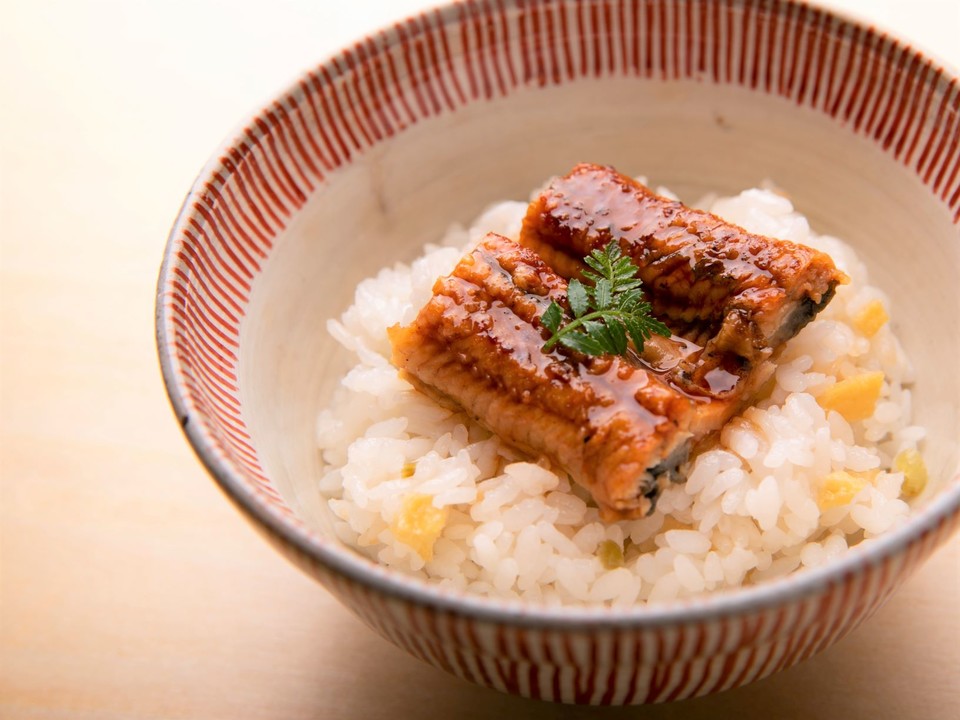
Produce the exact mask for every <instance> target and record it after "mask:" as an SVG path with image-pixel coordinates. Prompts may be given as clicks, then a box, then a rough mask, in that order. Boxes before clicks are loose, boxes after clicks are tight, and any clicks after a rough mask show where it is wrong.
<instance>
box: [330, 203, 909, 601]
mask: <svg viewBox="0 0 960 720" xmlns="http://www.w3.org/2000/svg"><path fill="white" fill-rule="evenodd" d="M706 202H707V204H706V205H703V206H704V207H706V208H707V209H709V210H711V211H712V212H715V213H717V214H718V215H721V216H723V217H725V218H726V219H728V220H729V221H731V222H734V223H737V224H739V225H742V226H744V227H746V228H747V229H749V230H751V231H754V232H759V233H762V234H766V235H770V236H773V237H780V238H785V239H790V240H794V241H796V242H800V243H803V244H806V245H809V246H812V247H815V248H818V249H820V250H823V251H825V252H827V253H829V254H830V255H831V256H832V257H833V259H834V261H835V263H836V264H837V266H838V267H840V268H841V269H842V270H843V271H844V272H846V273H847V274H848V275H849V276H850V278H851V283H850V284H849V285H846V286H843V287H841V288H840V289H839V291H838V292H837V295H836V297H835V298H834V300H833V301H832V302H831V303H830V305H829V306H828V307H827V308H826V309H825V310H824V311H823V312H822V313H820V315H819V316H818V317H817V319H816V320H815V321H814V322H812V323H810V324H809V325H808V326H807V327H806V328H804V330H803V331H802V332H801V333H800V334H799V335H798V336H797V337H796V338H794V339H793V340H791V341H790V342H789V343H788V344H787V345H786V346H785V347H784V349H783V351H782V353H781V355H780V357H779V360H778V369H777V371H776V376H775V377H776V381H775V387H774V389H773V391H772V393H771V395H770V396H769V397H768V398H767V399H764V400H763V401H761V402H759V403H758V404H757V405H755V406H754V407H751V408H749V409H748V410H746V411H745V412H744V413H743V414H742V415H741V416H739V417H738V418H735V419H734V420H732V421H731V422H730V423H728V425H727V426H726V428H725V429H724V430H723V432H722V433H721V436H720V441H719V443H718V445H717V446H716V447H714V448H713V449H710V450H708V451H706V452H703V453H701V454H700V455H698V456H697V457H695V458H694V459H692V461H691V462H690V463H689V464H688V466H687V467H686V473H687V480H686V482H685V483H683V484H668V486H667V487H666V488H664V491H663V494H662V496H661V498H660V500H659V502H658V504H657V510H656V512H655V513H654V514H653V515H651V516H649V517H646V518H643V519H640V520H634V521H623V522H617V523H613V524H606V523H602V522H600V519H599V514H598V511H597V509H596V508H595V507H593V505H592V503H590V502H589V496H588V495H587V494H586V493H585V492H584V491H582V490H581V489H580V488H579V487H577V486H575V485H572V484H571V481H570V480H569V479H568V477H567V476H566V475H565V474H564V473H563V472H559V471H555V470H554V469H552V468H550V467H549V465H548V463H547V462H546V461H542V460H541V461H540V462H536V461H531V460H530V459H529V458H525V457H523V456H521V455H520V454H519V453H517V452H516V451H514V450H512V449H511V448H509V447H508V446H506V445H505V444H503V443H501V442H500V441H499V440H498V439H497V438H496V437H491V436H490V434H489V433H488V432H486V431H484V430H483V429H481V428H480V427H478V426H477V425H476V424H475V423H473V422H471V421H470V420H468V419H467V418H466V417H464V416H463V415H462V414H458V413H453V412H450V411H448V410H446V409H444V408H441V407H439V406H438V405H436V404H435V403H434V402H433V401H432V400H430V399H428V398H427V397H425V396H424V395H422V394H421V393H419V392H417V391H416V390H414V389H413V388H412V387H411V386H410V385H409V384H408V383H407V382H405V381H404V380H402V379H400V378H399V377H398V375H397V371H396V369H395V368H394V367H393V366H392V365H391V364H390V362H389V359H388V358H389V356H390V346H389V342H388V340H387V335H386V328H387V327H389V326H391V325H393V324H394V323H409V322H410V321H412V320H413V319H414V317H415V316H416V313H417V312H418V311H419V309H420V308H421V307H422V306H423V305H424V304H425V303H426V301H427V300H428V299H429V297H430V293H431V288H432V286H433V284H434V281H435V280H436V278H437V277H439V276H440V275H443V274H447V273H449V272H450V271H451V270H452V269H453V267H454V266H455V264H456V263H457V261H458V260H459V258H460V257H461V256H462V255H463V253H464V251H465V250H466V249H467V248H469V247H471V246H472V245H473V244H475V243H476V242H477V241H478V240H479V239H480V238H481V237H482V236H483V235H484V234H485V233H487V232H489V231H494V232H499V233H501V234H504V235H507V236H512V237H516V236H517V234H518V232H519V227H520V221H521V219H522V217H523V214H524V213H525V211H526V203H520V202H504V203H501V204H498V205H496V206H494V207H492V208H491V209H490V210H488V211H487V212H485V213H484V214H483V215H482V216H481V217H480V218H478V219H477V221H476V222H475V223H474V225H473V226H472V227H471V228H469V229H466V230H465V229H462V228H452V229H451V230H450V232H449V233H448V234H447V236H446V237H445V238H444V239H443V240H442V242H441V243H440V244H439V245H429V246H427V247H426V249H425V251H424V254H423V255H422V256H421V257H420V258H418V259H417V260H415V261H414V262H413V263H412V264H411V265H403V264H398V265H395V266H394V267H393V268H388V269H384V270H382V271H381V272H380V273H379V274H378V275H377V276H376V277H375V278H372V279H368V280H365V281H363V282H362V283H360V285H359V286H358V288H357V291H356V298H355V301H354V304H353V305H352V306H351V307H350V309H349V310H347V311H346V312H345V313H344V314H343V316H342V317H341V318H340V320H339V321H336V320H333V321H330V323H329V331H330V333H331V335H332V336H333V337H334V338H336V339H337V340H338V341H339V342H340V343H341V344H342V345H343V346H344V347H345V348H346V349H347V350H348V351H350V352H352V353H354V354H355V355H356V359H357V364H356V365H355V366H354V367H353V369H352V370H350V371H349V372H348V373H347V375H346V376H345V377H344V378H343V381H342V383H341V386H340V387H339V388H338V391H337V392H336V393H335V397H334V398H333V400H332V402H331V405H330V407H329V408H328V409H327V410H326V411H324V412H323V413H322V414H321V416H320V418H319V422H318V432H317V435H318V439H319V443H320V448H321V450H322V454H323V460H324V463H325V474H324V476H323V478H322V480H321V482H320V490H321V492H322V494H323V495H324V496H325V497H326V498H328V502H329V507H330V509H331V510H332V512H333V515H334V516H335V518H336V520H335V528H336V532H337V534H338V535H339V537H340V539H341V540H342V541H343V542H344V543H346V544H347V545H349V546H352V547H354V548H356V549H357V550H358V551H359V552H361V553H363V554H364V555H366V556H368V557H370V558H371V559H373V560H375V561H377V562H380V563H383V564H384V565H388V566H390V567H393V568H396V569H399V570H402V571H404V572H407V573H409V574H412V575H415V576H417V577H420V578H422V579H424V580H426V581H429V582H433V583H437V584H439V585H442V586H447V587H452V588H459V589H463V590H466V591H469V592H474V593H480V594H484V595H493V596H500V597H510V598H516V597H519V598H524V599H529V600H535V601H539V602H545V603H584V602H586V603H613V604H633V603H638V602H651V603H654V602H668V601H671V600H674V599H676V598H678V597H689V596H694V595H699V594H703V593H707V592H713V591H717V590H721V589H723V588H729V587H733V586H739V585H741V584H743V583H745V582H757V581H762V580H769V579H771V578H774V577H777V576H781V575H785V574H787V573H791V572H794V571H795V570H798V569H800V568H803V567H812V566H815V565H819V564H821V563H824V562H826V561H828V560H829V559H831V558H833V557H836V556H837V555H838V554H840V553H842V552H844V551H845V550H847V548H848V547H849V546H852V545H854V544H858V543H863V542H869V540H870V538H873V537H875V536H877V535H879V534H880V533H884V532H886V531H888V530H889V529H890V528H892V527H894V526H895V525H897V524H898V523H900V522H902V521H903V520H904V518H905V517H906V515H907V514H908V512H909V510H910V508H909V506H908V504H907V503H906V502H905V501H904V500H902V499H901V498H900V493H901V484H902V482H903V474H902V473H900V472H895V471H891V470H890V468H891V467H892V463H893V458H894V457H895V455H896V454H897V453H899V452H900V451H902V450H905V449H916V448H917V444H918V443H919V442H920V441H921V440H922V439H923V437H924V431H923V429H922V428H919V427H916V426H912V425H911V424H910V418H911V414H912V413H911V399H910V390H909V389H908V388H907V387H906V386H907V384H908V383H909V382H910V380H911V366H910V364H909V362H908V361H907V358H906V357H905V355H904V353H903V350H902V349H901V347H900V344H899V342H898V341H897V339H896V337H895V336H894V334H893V332H892V330H891V328H890V326H889V324H886V325H884V326H883V327H881V328H880V330H879V331H878V332H876V334H875V335H873V337H870V338H868V337H865V336H864V335H862V334H861V333H859V332H858V331H857V330H856V323H854V322H853V317H854V316H855V314H856V313H857V312H858V311H859V310H861V309H862V308H863V307H864V306H865V304H866V303H868V302H870V301H874V300H880V301H881V302H883V303H884V305H885V306H886V308H887V309H888V310H889V303H888V301H887V299H886V297H885V296H884V295H883V293H882V292H881V291H880V290H878V289H877V288H875V287H871V286H870V285H869V284H868V278H867V272H866V268H865V267H864V265H863V264H862V263H861V262H860V260H859V259H858V258H857V256H856V254H855V253H854V251H853V250H852V249H851V248H850V247H849V246H847V245H846V244H844V243H843V242H841V241H840V240H838V239H836V238H832V237H826V236H818V235H816V234H814V233H812V232H811V231H810V228H809V226H808V224H807V221H806V220H805V219H804V218H803V217H802V216H801V215H799V214H798V213H796V212H794V210H793V207H792V205H791V203H790V202H789V200H787V199H785V198H784V197H782V196H780V195H778V194H776V193H774V192H771V191H767V190H759V189H755V190H747V191H746V192H744V193H742V194H740V195H739V196H737V197H732V198H721V199H717V200H714V201H712V202H710V201H706ZM868 370H869V371H877V370H880V371H882V372H883V374H884V381H883V390H882V393H881V399H880V401H879V402H878V403H877V405H876V410H875V412H874V413H873V416H872V417H870V418H869V419H867V420H864V421H858V422H853V423H848V422H847V421H846V420H845V419H844V418H843V417H842V416H841V415H840V414H838V413H837V412H833V411H831V412H825V411H824V409H823V408H822V407H821V406H820V405H819V404H818V402H817V399H816V397H817V394H818V393H819V392H822V391H823V390H824V389H825V388H828V387H830V386H831V385H833V384H834V383H836V382H837V381H838V380H841V379H843V378H846V377H850V376H852V375H856V374H858V373H861V372H864V371H868ZM838 471H845V472H848V473H852V474H857V473H860V475H856V477H864V478H867V479H868V480H867V482H865V483H864V486H863V488H862V490H860V491H859V492H857V493H856V495H855V496H854V497H853V498H852V500H850V501H849V502H845V503H844V504H842V505H840V506H838V507H824V508H822V507H821V504H818V497H819V493H820V492H821V491H822V487H823V483H824V482H825V480H824V479H825V478H826V477H827V476H828V475H830V474H831V473H836V472H838ZM421 496H427V500H428V502H429V504H430V505H431V506H432V507H433V508H446V510H445V511H443V513H445V516H443V515H442V514H441V513H436V516H438V517H440V523H441V524H442V531H441V532H439V534H438V536H437V537H436V540H435V542H433V543H432V555H431V554H430V551H429V550H428V551H426V552H425V553H424V554H425V555H427V556H428V559H425V558H424V557H422V556H421V554H420V552H418V551H417V549H415V548H413V547H411V546H409V545H407V544H405V543H404V542H401V541H400V540H398V539H397V537H396V528H397V527H398V526H397V523H398V521H399V520H398V518H400V515H401V514H403V513H404V512H406V511H405V505H404V503H405V501H406V500H407V499H408V498H410V497H421ZM431 498H432V500H431ZM607 541H610V542H607ZM610 543H612V544H613V545H611V544H610ZM613 546H615V549H619V550H620V551H621V552H622V553H623V561H622V564H620V563H616V562H614V563H609V564H608V565H609V567H608V566H607V565H605V564H604V563H603V562H602V561H601V559H600V555H601V554H602V553H601V551H602V550H610V548H612V547H613ZM421 550H422V549H421ZM617 559H619V558H617ZM617 564H620V566H619V567H614V565H617Z"/></svg>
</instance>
